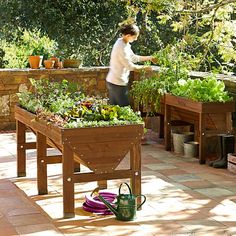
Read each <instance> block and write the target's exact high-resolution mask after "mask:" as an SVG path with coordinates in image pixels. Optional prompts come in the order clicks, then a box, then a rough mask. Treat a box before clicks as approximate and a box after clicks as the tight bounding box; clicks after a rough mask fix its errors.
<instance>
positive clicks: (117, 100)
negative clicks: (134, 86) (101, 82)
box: [107, 82, 130, 107]
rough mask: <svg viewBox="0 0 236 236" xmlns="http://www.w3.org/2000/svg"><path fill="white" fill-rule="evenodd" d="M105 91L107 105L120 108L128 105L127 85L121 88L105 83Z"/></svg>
mask: <svg viewBox="0 0 236 236" xmlns="http://www.w3.org/2000/svg"><path fill="white" fill-rule="evenodd" d="M107 89H108V96H109V103H110V104H111V105H119V106H121V107H123V106H129V105H130V102H129V96H128V93H129V89H128V85H127V86H121V85H116V84H112V83H109V82H107Z"/></svg>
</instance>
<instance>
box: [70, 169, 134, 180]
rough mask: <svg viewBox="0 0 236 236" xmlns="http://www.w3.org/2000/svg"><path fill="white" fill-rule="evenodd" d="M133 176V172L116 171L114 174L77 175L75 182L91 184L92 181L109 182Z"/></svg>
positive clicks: (75, 175)
mask: <svg viewBox="0 0 236 236" xmlns="http://www.w3.org/2000/svg"><path fill="white" fill-rule="evenodd" d="M131 176H132V171H131V170H116V171H114V172H113V173H103V174H96V173H82V174H80V173H76V174H74V182H75V183H82V182H90V181H100V180H109V179H125V178H130V177H131Z"/></svg>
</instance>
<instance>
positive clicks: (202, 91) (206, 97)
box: [171, 75, 233, 102]
mask: <svg viewBox="0 0 236 236" xmlns="http://www.w3.org/2000/svg"><path fill="white" fill-rule="evenodd" d="M171 94H173V95H175V96H181V97H186V98H190V99H192V100H194V101H200V102H227V101H231V100H232V99H233V97H231V96H230V95H229V93H228V91H225V85H224V82H223V81H220V80H217V79H216V77H215V76H214V75H211V76H208V77H206V78H205V79H188V80H179V81H178V82H176V83H175V84H174V88H173V89H172V90H171Z"/></svg>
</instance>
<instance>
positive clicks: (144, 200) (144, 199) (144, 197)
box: [136, 194, 146, 210]
mask: <svg viewBox="0 0 236 236" xmlns="http://www.w3.org/2000/svg"><path fill="white" fill-rule="evenodd" d="M136 197H143V201H142V203H141V204H139V205H138V206H137V210H138V209H139V208H140V207H141V206H142V205H143V204H144V203H145V202H146V196H144V195H143V194H140V195H136Z"/></svg>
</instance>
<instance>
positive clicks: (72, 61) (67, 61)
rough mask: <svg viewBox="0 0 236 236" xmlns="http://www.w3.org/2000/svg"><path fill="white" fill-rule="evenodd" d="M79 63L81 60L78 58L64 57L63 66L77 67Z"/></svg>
mask: <svg viewBox="0 0 236 236" xmlns="http://www.w3.org/2000/svg"><path fill="white" fill-rule="evenodd" d="M80 65H81V60H79V59H65V60H64V67H65V68H78V67H79V66H80Z"/></svg>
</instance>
